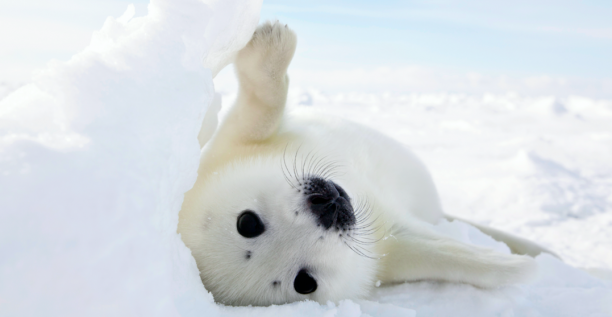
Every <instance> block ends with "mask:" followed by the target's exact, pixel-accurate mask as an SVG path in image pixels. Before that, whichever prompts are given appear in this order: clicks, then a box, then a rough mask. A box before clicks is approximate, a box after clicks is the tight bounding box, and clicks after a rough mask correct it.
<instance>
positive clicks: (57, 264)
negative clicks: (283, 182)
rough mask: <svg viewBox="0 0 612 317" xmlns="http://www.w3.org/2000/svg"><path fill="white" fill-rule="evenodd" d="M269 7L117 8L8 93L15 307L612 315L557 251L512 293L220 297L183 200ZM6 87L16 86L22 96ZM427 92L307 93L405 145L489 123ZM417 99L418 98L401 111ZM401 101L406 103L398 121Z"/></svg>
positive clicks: (3, 291)
mask: <svg viewBox="0 0 612 317" xmlns="http://www.w3.org/2000/svg"><path fill="white" fill-rule="evenodd" d="M260 6H261V1H246V0H226V1H213V0H202V1H200V0H174V1H169V0H152V2H151V3H150V5H149V12H148V15H146V16H145V17H139V18H134V14H135V12H134V11H135V10H134V7H133V6H130V7H128V10H127V11H126V12H125V14H124V15H122V16H121V17H119V18H108V20H107V21H106V23H105V24H104V26H103V27H102V29H101V30H100V31H99V32H96V33H95V34H94V36H93V38H92V42H91V45H90V46H89V47H88V48H86V49H85V50H84V51H83V52H80V53H78V54H76V55H75V56H74V57H73V58H72V59H71V60H70V61H68V62H56V63H53V64H50V65H49V67H48V68H47V69H45V70H44V71H43V72H41V73H40V74H39V75H38V76H37V77H36V78H34V80H33V82H32V83H30V84H27V85H25V86H22V87H20V88H17V89H16V90H15V91H13V92H11V93H10V94H8V96H6V97H5V98H3V99H1V100H0V175H1V177H0V193H1V195H0V254H2V256H1V257H0V315H3V316H5V315H6V316H16V315H19V316H140V315H142V316H179V315H180V316H323V315H324V316H346V317H349V316H514V315H518V316H577V315H580V316H609V315H610V312H611V311H612V307H610V303H611V302H612V291H611V290H612V286H611V285H610V283H609V282H605V281H603V280H600V279H597V278H595V277H592V276H590V275H588V274H587V273H584V272H582V271H580V270H577V269H575V268H572V267H569V266H568V265H566V264H563V263H562V262H560V261H559V260H557V259H555V258H552V257H550V256H546V255H543V256H541V257H539V258H538V259H537V261H538V263H540V267H541V274H540V277H539V279H538V280H537V281H535V282H534V283H532V284H529V285H519V286H513V287H507V288H503V289H497V290H482V289H477V288H474V287H472V286H469V285H462V284H448V283H435V282H419V283H407V284H401V285H395V286H388V287H379V288H377V289H376V291H375V293H374V294H373V295H372V297H371V298H369V299H368V300H360V301H351V300H345V301H341V302H339V303H327V304H325V305H320V304H318V303H315V302H311V301H304V302H297V303H291V304H287V305H281V306H271V307H226V306H222V305H217V304H215V303H214V301H213V298H212V295H211V294H209V293H208V292H207V291H206V290H205V288H204V287H203V285H202V283H201V281H200V279H199V276H198V271H197V267H196V265H195V262H194V260H193V258H192V257H191V254H190V252H189V250H188V249H187V248H186V247H185V245H184V244H183V243H182V241H181V240H180V237H179V236H178V235H177V233H176V226H177V221H178V210H179V209H180V206H181V203H182V199H183V193H184V192H185V191H187V190H188V189H189V188H190V187H191V186H192V185H193V182H194V181H195V178H196V170H197V166H198V157H199V144H198V140H197V135H198V131H199V130H200V127H201V123H202V120H203V119H204V114H205V111H206V110H207V108H208V109H209V110H211V109H213V108H215V107H217V106H219V102H218V100H219V99H218V98H215V97H216V95H215V92H214V87H213V82H212V78H213V77H214V74H216V73H217V72H218V71H219V70H220V69H221V68H222V67H223V66H224V65H225V64H226V63H227V62H229V61H230V60H231V58H232V56H233V54H234V53H235V52H236V50H238V49H239V48H241V47H242V46H243V45H244V44H245V43H246V42H247V41H248V39H249V38H250V36H251V34H252V32H253V30H254V28H255V26H256V23H257V20H258V12H259V8H260ZM202 63H204V66H205V67H207V68H208V69H207V68H204V67H203V66H202ZM3 87H4V86H3ZM2 89H3V90H2V93H3V94H4V93H6V92H9V91H12V90H14V89H13V88H12V87H8V88H2ZM0 96H1V95H0ZM292 98H293V97H292ZM381 98H382V99H381ZM411 98H412V97H410V98H404V97H401V98H400V99H398V100H396V101H394V99H393V98H391V99H390V97H389V96H382V97H381V96H374V95H368V96H365V97H364V96H361V97H360V96H354V95H351V94H342V95H338V96H325V95H324V94H320V93H317V92H305V93H302V94H301V95H300V96H299V98H297V99H292V100H298V101H297V103H300V104H302V105H309V106H318V105H321V104H325V103H331V104H341V105H345V104H350V105H351V107H350V108H347V107H343V106H338V107H335V108H333V107H332V108H330V111H331V112H334V111H338V112H339V113H340V114H344V115H347V116H354V117H356V119H357V121H360V120H359V119H361V120H362V121H367V120H372V121H370V122H369V124H372V122H376V120H381V121H382V122H383V123H387V124H384V126H385V127H386V128H387V129H397V130H394V131H395V132H396V133H397V135H398V139H401V140H402V141H410V140H409V139H406V138H405V136H406V135H409V131H408V130H407V129H405V128H404V129H402V128H401V127H402V126H405V123H406V122H408V123H410V121H409V120H408V121H404V123H402V124H401V125H399V128H398V125H394V120H395V119H401V118H402V116H397V115H398V114H400V113H406V114H408V113H409V114H410V115H415V116H416V118H417V119H419V120H421V121H419V123H418V124H413V125H412V126H411V127H410V128H411V129H412V131H417V132H418V131H419V128H420V129H425V130H426V127H424V126H423V124H424V123H425V122H432V123H435V124H436V126H437V128H440V129H441V131H452V133H457V131H460V133H473V134H478V133H482V131H484V130H486V127H483V126H482V125H480V124H479V123H478V122H471V121H470V120H467V119H465V118H460V116H454V117H453V116H449V117H445V118H444V120H443V121H436V120H432V121H428V120H427V119H430V118H428V117H427V115H425V113H447V112H452V111H451V110H449V109H448V108H445V106H444V105H447V104H454V103H460V104H464V105H466V107H467V108H469V109H472V110H471V111H480V110H481V109H480V108H478V107H477V106H474V105H473V104H472V103H471V102H470V99H469V98H467V99H465V98H463V97H453V96H450V97H449V96H443V95H442V96H440V95H438V96H416V97H414V98H412V99H411ZM462 98H463V99H462ZM493 99H494V100H493V101H491V103H492V104H495V106H494V107H491V108H490V109H489V110H488V111H490V112H491V113H498V112H504V111H510V110H512V109H514V106H515V104H516V102H507V100H506V101H504V100H501V101H500V100H498V99H495V98H493ZM214 100H215V101H214ZM290 102H293V101H290ZM406 102H408V103H411V102H413V103H414V105H415V107H408V108H404V109H400V108H402V107H403V106H402V107H400V108H393V107H395V105H397V104H401V105H403V104H405V103H406ZM225 104H227V102H226V103H225ZM386 104H388V105H390V106H391V108H389V109H386V110H388V112H386V113H387V114H385V115H382V114H383V113H385V112H384V111H381V110H385V109H383V105H386ZM476 104H477V103H476ZM592 104H593V103H592V102H591V103H589V101H588V100H587V101H584V100H582V101H580V102H576V103H571V102H570V103H567V102H565V103H563V102H557V101H556V100H553V101H546V100H544V101H542V102H541V106H540V107H539V108H538V107H534V108H533V109H532V110H530V111H532V112H534V113H538V115H545V116H551V117H567V116H570V115H575V114H578V113H581V114H583V115H584V116H586V117H588V115H589V114H591V115H592V114H593V113H595V115H594V116H591V117H590V118H593V117H597V116H600V115H602V116H608V115H609V114H608V110H606V109H608V108H606V109H603V110H602V109H601V107H599V106H597V105H595V106H593V105H592ZM470 107H471V108H470ZM474 109H476V110H474ZM508 109H510V110H508ZM593 109H595V110H593ZM406 110H408V111H406ZM597 111H599V112H597ZM372 113H375V114H376V113H378V116H375V115H374V116H373V115H372ZM360 116H361V117H360ZM389 116H392V117H389ZM366 119H367V120H366ZM423 119H426V120H423ZM210 122H214V120H212V121H210ZM365 123H366V124H368V122H365ZM419 124H421V126H419ZM438 124H439V125H438ZM374 125H376V124H374ZM381 126H383V125H381ZM207 129H208V130H210V129H211V127H207ZM415 129H416V130H415ZM598 133H599V134H597V138H599V139H598V140H606V138H608V137H609V134H606V133H607V132H605V131H600V132H598ZM402 136H403V137H404V138H403V137H402ZM439 141H440V140H437V139H436V138H434V137H429V138H427V137H425V138H424V139H422V140H421V143H419V142H414V143H413V145H416V149H417V151H418V150H422V149H423V148H425V144H429V146H434V147H435V146H441V145H440V144H442V143H438V142H439ZM602 142H603V141H602ZM443 145H444V144H442V146H443ZM471 149H474V147H473V148H471ZM476 152H477V151H476ZM504 153H505V152H504ZM512 153H514V152H512ZM424 154H425V156H428V155H427V154H428V153H427V152H426V151H425V152H424ZM506 154H507V153H506ZM517 155H518V156H516V157H514V156H512V155H510V156H508V155H506V156H504V155H500V156H499V158H500V159H496V160H495V162H499V161H501V162H502V163H501V164H502V165H503V166H506V165H508V164H509V165H508V166H510V168H515V169H518V170H519V172H520V171H522V172H523V173H526V174H525V175H527V176H529V175H532V174H533V173H540V172H541V173H543V174H542V175H544V176H543V177H547V175H557V176H558V177H561V179H562V180H564V181H565V180H566V181H567V182H570V183H572V182H574V183H575V180H576V179H577V180H578V186H579V188H582V187H584V188H585V189H584V190H585V191H591V190H592V188H594V187H589V186H591V185H589V184H590V183H588V182H587V183H584V185H580V184H582V183H580V182H581V180H582V179H592V176H589V175H592V174H588V173H587V172H586V171H585V172H580V173H576V172H572V171H574V170H575V168H574V167H572V166H569V165H567V164H563V163H562V162H561V163H560V162H552V161H551V160H550V159H547V156H543V155H540V154H539V152H533V151H531V150H530V149H528V150H526V152H524V153H523V152H520V153H518V154H517ZM443 156H444V155H443ZM506 159H507V162H506V161H504V160H506ZM426 161H429V160H427V159H426ZM431 161H432V162H434V164H433V165H434V166H435V165H436V164H437V163H438V162H437V161H436V160H435V159H432V160H431ZM443 163H445V164H446V163H450V162H448V161H445V162H443ZM504 164H506V165H504ZM570 165H571V164H570ZM448 166H449V168H454V167H457V165H456V164H455V165H453V164H448ZM433 170H434V171H435V170H437V169H435V168H434V169H433ZM434 173H435V172H434ZM538 175H539V174H538ZM577 175H578V176H577ZM557 176H555V177H557ZM443 180H444V178H443ZM450 183H452V182H450ZM442 184H443V185H444V184H447V185H448V184H449V182H446V183H445V182H444V181H443V182H442ZM572 184H573V183H572ZM451 185H452V184H451ZM451 185H449V186H450V187H452V186H451ZM468 185H469V186H468V187H471V188H472V189H474V186H472V185H471V184H468ZM544 185H545V186H544V188H546V186H547V185H546V184H544ZM580 186H582V187H580ZM446 188H449V187H446ZM568 188H569V190H573V189H572V188H573V187H571V186H570V187H568ZM444 193H445V192H444V190H443V195H442V196H443V197H444V196H445V195H444ZM494 202H495V203H499V200H497V201H494ZM595 203H597V201H595ZM600 204H603V205H601V206H603V207H601V208H603V209H602V210H599V209H597V208H591V207H589V206H591V205H593V204H590V205H589V204H583V205H580V206H577V207H576V208H577V209H576V211H577V212H578V215H580V216H585V217H586V216H589V215H595V216H596V215H601V214H605V212H604V211H607V210H608V209H607V208H608V207H607V206H608V205H606V204H607V201H606V202H604V201H602V202H600ZM581 206H587V207H585V208H586V209H585V208H583V207H581ZM481 207H482V206H481ZM604 209H605V210H604ZM554 212H555V209H554V208H553V209H551V210H550V211H549V213H554ZM572 212H573V211H572ZM560 217H561V218H563V217H568V215H567V214H562V215H561V216H560ZM437 229H438V230H439V231H440V232H443V233H445V234H447V235H450V236H453V237H455V238H457V239H461V240H463V241H466V242H469V243H474V244H479V245H485V246H488V247H491V248H495V249H497V250H498V251H500V252H508V250H507V248H506V247H505V246H504V245H503V244H500V243H497V242H495V241H493V240H491V239H490V238H488V237H487V236H484V235H483V234H481V233H480V232H479V231H477V230H476V229H474V228H473V227H470V226H468V225H466V224H462V223H458V222H453V223H442V224H440V225H439V226H438V227H437ZM592 272H596V273H597V274H599V275H601V276H606V275H609V273H610V272H609V271H607V270H605V269H601V270H592Z"/></svg>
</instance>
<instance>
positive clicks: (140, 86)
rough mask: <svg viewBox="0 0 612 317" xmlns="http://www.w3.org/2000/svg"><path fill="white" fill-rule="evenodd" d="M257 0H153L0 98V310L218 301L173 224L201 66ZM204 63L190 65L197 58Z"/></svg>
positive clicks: (171, 306) (205, 90)
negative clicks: (141, 13)
mask: <svg viewBox="0 0 612 317" xmlns="http://www.w3.org/2000/svg"><path fill="white" fill-rule="evenodd" d="M260 6H261V2H260V1H239V0H237V1H222V2H218V1H207V2H204V1H197V0H179V1H176V0H172V1H169V0H153V1H152V2H151V4H150V5H149V7H148V14H147V15H146V16H144V17H133V16H134V11H135V10H134V6H129V7H128V8H127V11H126V12H125V13H124V14H123V15H122V16H121V17H119V18H109V19H107V20H106V22H105V24H104V26H103V27H102V29H101V30H100V31H98V32H96V33H94V35H93V38H92V41H91V44H90V45H89V46H88V47H87V48H86V49H85V50H83V51H82V52H80V53H78V54H76V55H74V56H73V57H72V58H71V59H70V60H69V61H67V62H55V63H52V64H50V65H49V67H47V69H45V70H44V71H43V72H42V73H40V74H39V75H38V76H36V77H35V78H34V80H33V82H32V83H31V84H28V85H25V86H23V87H22V88H20V89H18V90H16V91H15V92H13V93H12V94H10V95H9V96H7V97H6V98H4V99H2V100H1V101H0V175H1V177H0V192H1V193H2V194H1V195H0V253H1V254H2V256H1V257H0V281H1V282H0V315H2V316H178V315H188V314H189V313H192V314H194V315H198V316H203V315H207V314H208V315H210V314H211V313H214V312H216V311H217V310H218V309H217V308H216V306H215V305H214V304H213V301H212V296H210V295H209V294H208V293H207V292H206V291H205V289H204V287H203V286H202V283H201V281H200V279H199V273H198V270H197V268H196V265H195V261H194V260H193V258H192V257H191V254H190V251H189V250H188V249H187V248H186V247H185V245H184V244H183V242H182V241H181V240H180V237H179V236H178V234H177V233H176V227H177V222H178V211H179V209H180V206H181V203H182V199H183V194H184V192H185V191H187V190H188V189H189V188H190V187H191V186H193V183H194V181H195V178H196V174H197V168H198V162H199V153H200V146H199V144H198V140H197V135H198V132H199V131H200V126H201V123H202V119H203V117H204V113H205V111H206V109H207V107H208V106H209V104H210V102H211V100H212V98H213V96H214V89H213V82H212V77H213V74H214V73H215V72H216V71H218V69H219V68H220V67H221V66H223V64H224V63H227V62H228V61H229V58H231V55H232V54H233V53H235V52H236V51H237V50H238V49H240V48H242V47H243V46H244V45H245V44H246V43H247V42H248V40H249V39H250V37H251V35H252V34H253V31H254V29H255V27H256V25H257V22H258V20H259V10H260ZM203 62H204V65H203Z"/></svg>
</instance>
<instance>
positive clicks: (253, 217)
mask: <svg viewBox="0 0 612 317" xmlns="http://www.w3.org/2000/svg"><path fill="white" fill-rule="evenodd" d="M236 228H237V229H238V233H240V235H241V236H243V237H245V238H255V237H257V236H259V235H260V234H262V233H263V232H264V231H266V227H265V226H264V224H263V222H261V218H259V216H258V215H257V214H256V213H254V212H252V211H250V210H245V211H243V212H242V213H241V214H240V216H238V221H237V222H236Z"/></svg>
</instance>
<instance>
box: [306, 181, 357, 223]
mask: <svg viewBox="0 0 612 317" xmlns="http://www.w3.org/2000/svg"><path fill="white" fill-rule="evenodd" d="M302 186H303V191H302V193H303V195H304V197H305V198H306V205H307V206H308V210H309V211H310V212H312V214H313V215H314V216H315V219H316V222H317V225H319V226H320V227H323V229H325V230H330V229H332V230H336V231H340V230H342V231H344V230H348V229H350V228H352V227H353V226H354V225H355V223H356V221H357V220H356V218H355V212H354V210H353V206H352V204H351V198H350V197H349V196H348V194H347V193H346V191H345V190H344V189H343V188H342V187H340V185H338V184H336V183H334V182H332V181H330V180H326V179H323V178H321V177H316V176H315V177H310V178H308V179H307V180H306V181H304V183H303V185H302Z"/></svg>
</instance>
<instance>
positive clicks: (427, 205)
mask: <svg viewBox="0 0 612 317" xmlns="http://www.w3.org/2000/svg"><path fill="white" fill-rule="evenodd" d="M295 45H296V37H295V34H294V33H293V32H292V31H291V30H290V29H288V28H287V27H286V26H284V25H280V24H278V23H275V24H270V23H266V24H264V25H262V26H260V27H259V28H258V29H257V31H256V32H255V34H254V35H253V38H252V40H251V41H250V42H249V44H248V45H247V46H246V47H245V48H244V49H243V50H242V51H240V52H239V54H238V56H237V58H236V61H235V67H236V72H237V76H238V78H239V81H240V91H239V94H238V98H237V101H236V104H235V105H234V107H233V108H232V109H231V110H230V112H229V113H228V115H227V116H226V118H225V120H224V121H223V122H222V123H221V125H220V126H219V128H218V130H217V131H216V132H215V134H214V135H213V137H212V138H211V140H210V141H209V142H208V143H207V144H206V146H205V148H204V150H203V152H202V161H201V165H200V169H199V176H198V180H197V181H196V184H195V186H194V187H193V189H192V190H190V191H189V192H188V193H187V194H186V195H185V201H184V203H183V207H182V210H181V212H180V217H179V228H178V231H179V233H181V236H182V239H183V241H184V242H185V244H186V245H187V246H188V247H189V248H190V249H191V251H192V254H193V256H194V257H195V259H196V262H197V264H198V268H199V269H200V273H201V278H202V281H203V282H204V285H205V287H206V289H208V290H209V291H211V292H212V294H213V295H214V297H215V300H217V301H218V302H221V303H225V304H232V305H249V304H251V305H270V304H280V303H286V302H291V301H296V300H303V299H312V300H316V301H319V302H322V303H325V302H327V301H328V300H331V301H337V300H340V299H344V298H360V297H364V296H367V294H368V293H369V292H370V290H371V289H372V288H373V287H374V285H375V284H376V282H377V281H381V282H382V283H383V284H385V283H397V282H404V281H415V280H425V279H433V280H442V281H450V282H462V283H469V284H473V285H475V286H478V287H484V288H492V287H498V286H502V285H507V284H511V283H517V282H521V281H525V280H526V279H528V278H529V277H530V276H531V275H532V274H533V273H534V271H535V268H536V267H535V262H534V261H533V259H532V258H530V257H528V256H522V255H510V254H502V253H497V252H494V251H492V250H489V249H486V248H481V247H476V246H472V245H468V244H465V243H461V242H459V241H456V240H453V239H451V238H449V237H446V236H443V235H441V234H439V233H436V231H435V230H433V229H432V224H435V223H436V222H438V221H439V220H440V219H441V218H443V217H444V214H443V212H442V210H441V207H440V204H439V200H438V196H437V193H436V189H435V187H434V184H433V182H432V179H431V177H430V175H429V173H428V172H427V170H426V169H425V167H424V165H423V164H422V163H421V162H420V161H419V160H418V159H417V158H416V157H415V156H414V155H413V154H412V153H411V152H410V151H409V150H407V149H406V148H404V147H403V146H402V145H400V144H399V143H397V142H396V141H393V140H391V139H389V138H387V137H385V136H383V135H382V134H380V133H378V132H376V131H373V130H371V129H368V128H366V127H363V126H360V125H358V124H354V123H351V122H348V121H345V120H342V119H339V118H334V117H330V116H328V115H326V114H324V113H318V112H315V111H313V110H311V109H306V108H303V109H297V110H295V111H292V112H291V113H285V102H286V97H287V87H288V77H287V74H286V70H287V67H288V65H289V62H290V61H291V58H292V57H293V53H294V50H295ZM485 229H487V228H485ZM488 229H489V230H490V232H487V233H489V234H492V235H493V236H495V233H496V232H497V231H495V230H493V229H490V228H488ZM484 231H486V230H484ZM500 235H501V236H503V237H506V238H507V239H508V240H511V242H515V240H513V238H512V236H509V235H503V234H500ZM511 244H512V243H511ZM519 244H520V243H519ZM524 244H525V245H527V249H529V248H532V249H534V248H535V249H537V247H536V246H535V245H531V244H529V243H528V242H525V243H524ZM511 247H512V246H511ZM515 247H516V246H515ZM518 248H519V249H520V246H519V247H518Z"/></svg>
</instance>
